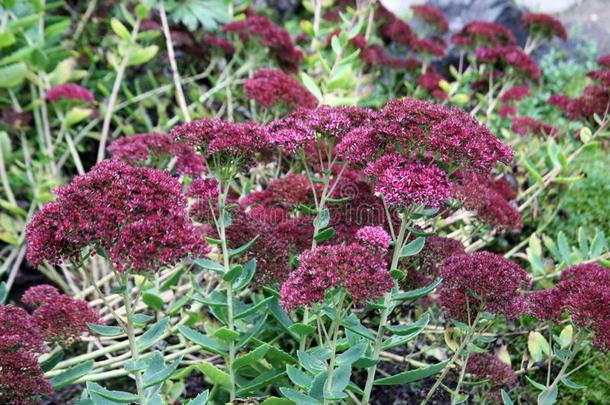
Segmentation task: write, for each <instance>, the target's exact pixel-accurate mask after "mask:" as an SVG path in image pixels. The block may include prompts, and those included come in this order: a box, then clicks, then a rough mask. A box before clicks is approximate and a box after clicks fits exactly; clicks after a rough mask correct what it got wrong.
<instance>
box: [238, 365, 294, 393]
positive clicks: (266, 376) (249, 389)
mask: <svg viewBox="0 0 610 405" xmlns="http://www.w3.org/2000/svg"><path fill="white" fill-rule="evenodd" d="M285 375H286V371H284V370H270V371H267V372H264V373H263V374H261V375H259V376H258V377H256V378H255V379H253V380H251V381H250V382H248V383H247V384H242V385H241V386H240V388H239V390H237V395H239V396H244V395H246V394H251V393H254V392H256V391H258V390H259V389H261V388H263V387H268V386H270V385H271V384H272V383H273V382H274V381H276V380H278V379H280V378H282V377H283V376H285Z"/></svg>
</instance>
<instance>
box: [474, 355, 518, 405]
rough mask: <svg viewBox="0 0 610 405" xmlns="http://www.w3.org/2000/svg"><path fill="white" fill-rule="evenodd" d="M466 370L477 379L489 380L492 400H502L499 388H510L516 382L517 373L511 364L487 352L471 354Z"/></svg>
mask: <svg viewBox="0 0 610 405" xmlns="http://www.w3.org/2000/svg"><path fill="white" fill-rule="evenodd" d="M466 372H468V373H470V374H472V375H473V376H474V377H476V379H477V380H489V382H490V385H491V387H490V388H491V390H490V394H492V398H491V399H492V400H493V401H498V400H499V401H500V402H502V401H501V397H500V390H501V389H502V388H510V387H512V386H514V385H515V384H516V383H517V374H515V372H514V371H513V369H512V368H511V366H509V365H508V364H506V363H504V362H503V361H502V360H500V359H499V358H498V357H497V356H494V355H492V354H489V353H474V354H471V355H470V357H469V358H468V363H467V365H466Z"/></svg>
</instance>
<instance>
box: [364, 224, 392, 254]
mask: <svg viewBox="0 0 610 405" xmlns="http://www.w3.org/2000/svg"><path fill="white" fill-rule="evenodd" d="M356 239H357V240H358V241H359V242H360V243H362V244H363V245H367V246H370V247H372V248H373V249H379V250H388V248H389V247H390V242H391V241H392V238H391V237H390V235H388V233H387V232H386V231H385V230H384V229H383V228H382V227H380V226H365V227H363V228H360V229H359V230H358V231H357V232H356Z"/></svg>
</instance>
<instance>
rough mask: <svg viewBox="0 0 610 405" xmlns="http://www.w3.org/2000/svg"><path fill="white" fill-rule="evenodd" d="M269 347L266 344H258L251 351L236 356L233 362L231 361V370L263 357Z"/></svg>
mask: <svg viewBox="0 0 610 405" xmlns="http://www.w3.org/2000/svg"><path fill="white" fill-rule="evenodd" d="M269 348H270V346H269V345H267V344H264V345H260V346H259V347H257V348H256V349H254V350H252V351H251V352H249V353H247V354H244V355H243V356H240V357H238V358H237V359H235V362H234V363H233V366H232V367H233V370H239V369H240V368H242V367H245V366H247V365H250V364H252V363H255V362H257V361H259V360H260V359H262V358H263V357H265V355H266V354H267V352H268V351H269Z"/></svg>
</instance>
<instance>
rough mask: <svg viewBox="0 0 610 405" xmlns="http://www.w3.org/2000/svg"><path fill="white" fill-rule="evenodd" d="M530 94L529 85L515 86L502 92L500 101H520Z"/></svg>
mask: <svg viewBox="0 0 610 405" xmlns="http://www.w3.org/2000/svg"><path fill="white" fill-rule="evenodd" d="M530 95H531V93H530V88H529V87H528V86H513V87H511V88H509V89H508V90H506V91H505V92H504V94H502V96H501V97H500V101H502V102H508V101H519V100H523V99H524V98H525V97H528V96H530Z"/></svg>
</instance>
